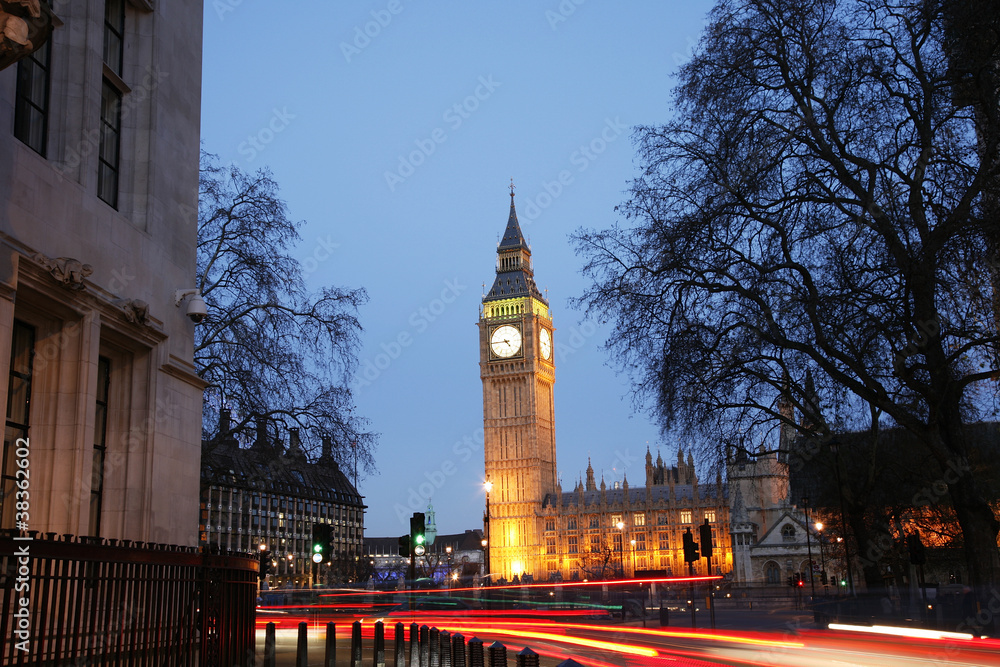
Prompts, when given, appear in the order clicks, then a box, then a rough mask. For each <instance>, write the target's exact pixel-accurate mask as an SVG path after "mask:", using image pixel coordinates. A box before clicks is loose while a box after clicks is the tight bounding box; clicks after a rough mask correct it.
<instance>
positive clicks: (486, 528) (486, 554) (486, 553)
mask: <svg viewBox="0 0 1000 667" xmlns="http://www.w3.org/2000/svg"><path fill="white" fill-rule="evenodd" d="M483 488H484V489H486V513H485V514H483V560H484V563H483V567H484V568H485V569H486V572H484V573H483V574H484V575H485V576H486V581H487V583H488V582H489V575H490V573H491V570H490V549H489V548H490V491H492V490H493V482H491V481H490V480H489V479H488V478H487V480H486V481H485V482H483Z"/></svg>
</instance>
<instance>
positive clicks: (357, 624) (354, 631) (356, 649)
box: [351, 621, 362, 667]
mask: <svg viewBox="0 0 1000 667" xmlns="http://www.w3.org/2000/svg"><path fill="white" fill-rule="evenodd" d="M361 648H362V647H361V621H354V622H353V623H351V667H361Z"/></svg>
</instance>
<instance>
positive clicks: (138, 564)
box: [0, 533, 259, 667]
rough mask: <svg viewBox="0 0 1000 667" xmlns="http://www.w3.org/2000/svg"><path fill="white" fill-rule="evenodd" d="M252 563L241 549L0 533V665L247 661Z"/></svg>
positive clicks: (141, 666)
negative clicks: (232, 551)
mask: <svg viewBox="0 0 1000 667" xmlns="http://www.w3.org/2000/svg"><path fill="white" fill-rule="evenodd" d="M258 568H259V565H258V561H257V559H256V558H255V557H252V556H250V555H248V554H221V553H203V552H200V551H199V550H198V549H196V548H193V547H178V546H172V545H164V544H148V543H142V542H132V541H129V540H121V541H119V540H104V539H101V538H88V537H81V538H76V537H74V536H72V535H63V536H57V535H56V534H55V533H46V534H45V535H44V536H39V535H37V534H31V533H29V535H28V536H27V538H25V537H16V536H14V535H11V534H6V535H0V590H2V596H3V600H2V607H0V656H2V660H0V662H2V663H3V664H5V665H39V666H47V665H52V666H55V665H59V666H60V667H66V666H70V665H74V666H75V665H130V666H131V665H135V666H136V667H145V666H146V665H149V666H152V665H157V666H158V667H159V666H174V665H176V666H182V665H183V666H185V667H188V666H194V665H198V666H204V667H223V666H225V667H230V666H231V665H241V664H246V663H247V662H248V661H252V660H253V651H254V622H255V612H256V599H257V572H258Z"/></svg>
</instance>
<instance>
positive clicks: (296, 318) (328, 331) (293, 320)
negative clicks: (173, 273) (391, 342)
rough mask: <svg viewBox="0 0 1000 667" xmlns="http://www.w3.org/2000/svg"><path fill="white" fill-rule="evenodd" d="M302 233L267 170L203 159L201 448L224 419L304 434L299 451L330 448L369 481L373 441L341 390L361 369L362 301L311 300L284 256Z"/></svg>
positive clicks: (337, 292) (344, 297)
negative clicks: (327, 442)
mask: <svg viewBox="0 0 1000 667" xmlns="http://www.w3.org/2000/svg"><path fill="white" fill-rule="evenodd" d="M300 225H301V223H299V222H294V221H292V220H290V219H289V218H288V211H287V208H286V205H285V202H284V201H282V200H281V199H280V198H279V196H278V185H277V184H276V183H275V182H274V180H273V179H272V178H271V175H270V173H269V172H268V171H267V170H259V171H257V172H256V173H253V174H248V173H245V172H243V171H241V170H240V169H239V168H238V167H236V166H230V167H219V166H218V165H217V164H216V161H215V158H214V156H212V155H208V154H203V155H202V169H201V182H200V199H199V210H198V285H197V286H198V288H199V289H200V290H201V295H202V297H203V298H204V299H205V302H206V303H207V305H208V311H209V317H208V319H207V320H206V321H205V322H204V323H202V324H201V325H199V326H198V327H197V328H196V329H195V349H194V359H195V365H196V366H197V369H198V374H199V375H200V376H201V377H202V379H204V380H205V381H206V382H208V388H207V389H206V390H205V392H206V400H205V414H204V416H203V431H204V437H205V438H206V439H207V440H211V439H212V437H213V436H214V435H215V429H216V428H217V424H218V420H217V418H216V414H217V412H218V410H219V409H220V408H221V407H227V408H230V409H231V410H232V414H233V415H234V417H235V425H234V428H233V430H234V431H236V432H237V433H238V432H240V431H246V430H248V429H249V428H250V427H251V422H253V421H255V420H257V419H258V418H260V417H263V418H264V419H265V420H268V421H276V422H283V423H284V424H285V426H287V427H299V428H300V429H301V432H302V433H303V440H304V441H305V444H307V445H310V444H311V445H312V446H313V448H315V447H316V445H317V443H319V442H320V440H321V438H323V437H324V436H328V437H330V438H331V439H332V443H333V452H332V454H333V455H334V457H335V458H337V459H339V460H340V461H342V462H344V463H348V462H350V463H353V462H354V457H355V456H356V457H357V460H358V463H359V464H360V465H361V466H362V467H363V468H364V469H365V470H369V471H371V470H372V469H373V458H372V451H373V450H374V447H375V444H376V441H377V438H376V436H375V435H374V434H372V433H370V432H367V431H366V430H365V429H366V427H367V421H366V420H364V419H362V418H360V417H358V416H357V415H355V414H354V403H353V398H352V396H351V391H350V389H349V385H348V381H349V378H350V376H351V374H352V372H353V371H354V368H355V365H356V359H357V349H358V334H359V332H360V331H361V325H360V324H359V323H358V319H357V308H358V306H359V305H360V304H362V303H364V302H365V300H366V295H365V292H364V290H363V289H346V288H340V287H325V288H323V289H322V290H320V291H319V293H316V294H313V293H310V292H309V291H308V290H307V289H306V286H305V281H304V279H303V275H302V268H301V266H300V264H299V262H298V261H297V260H295V259H294V258H293V257H292V256H291V255H290V254H289V252H290V250H291V249H292V248H293V247H294V246H295V244H296V243H297V242H298V241H299V234H298V227H299V226H300Z"/></svg>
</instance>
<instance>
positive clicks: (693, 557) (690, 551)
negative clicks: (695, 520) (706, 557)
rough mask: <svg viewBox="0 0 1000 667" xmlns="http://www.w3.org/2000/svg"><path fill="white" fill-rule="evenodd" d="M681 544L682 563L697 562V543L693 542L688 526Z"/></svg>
mask: <svg viewBox="0 0 1000 667" xmlns="http://www.w3.org/2000/svg"><path fill="white" fill-rule="evenodd" d="M683 542H684V562H685V563H694V562H695V561H697V560H698V543H697V542H695V541H694V535H692V534H691V527H690V526H688V527H687V530H685V531H684V535H683Z"/></svg>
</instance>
